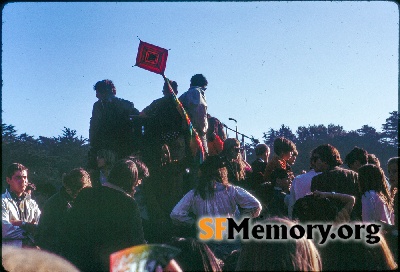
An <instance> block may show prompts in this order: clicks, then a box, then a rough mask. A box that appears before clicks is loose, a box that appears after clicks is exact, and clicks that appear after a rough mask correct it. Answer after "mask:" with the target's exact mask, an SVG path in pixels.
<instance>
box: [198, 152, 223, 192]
mask: <svg viewBox="0 0 400 272" xmlns="http://www.w3.org/2000/svg"><path fill="white" fill-rule="evenodd" d="M216 182H219V183H222V184H224V185H226V186H227V185H228V184H229V183H228V171H227V169H226V165H225V162H224V161H223V160H221V158H220V157H219V156H209V157H207V158H206V159H205V161H204V162H203V163H202V164H201V165H200V171H199V182H198V183H197V186H196V188H195V194H199V195H200V197H201V198H202V199H209V198H211V197H213V196H214V188H215V183H216Z"/></svg>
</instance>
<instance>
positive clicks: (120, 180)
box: [108, 159, 139, 196]
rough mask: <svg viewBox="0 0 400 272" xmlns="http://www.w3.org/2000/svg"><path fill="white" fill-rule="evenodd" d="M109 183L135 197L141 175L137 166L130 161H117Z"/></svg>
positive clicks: (109, 177)
mask: <svg viewBox="0 0 400 272" xmlns="http://www.w3.org/2000/svg"><path fill="white" fill-rule="evenodd" d="M108 182H109V183H111V184H113V185H116V186H118V187H119V188H121V189H122V190H124V191H125V192H126V193H127V194H129V195H131V196H133V195H134V193H135V187H136V186H137V185H138V184H139V173H138V169H137V167H136V164H135V163H134V162H133V161H132V160H129V159H122V160H118V161H116V162H115V164H114V166H113V168H112V169H111V171H110V175H109V176H108Z"/></svg>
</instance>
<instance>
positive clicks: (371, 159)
mask: <svg viewBox="0 0 400 272" xmlns="http://www.w3.org/2000/svg"><path fill="white" fill-rule="evenodd" d="M368 163H369V164H375V165H376V166H378V167H381V162H380V161H379V159H378V157H377V156H375V154H368Z"/></svg>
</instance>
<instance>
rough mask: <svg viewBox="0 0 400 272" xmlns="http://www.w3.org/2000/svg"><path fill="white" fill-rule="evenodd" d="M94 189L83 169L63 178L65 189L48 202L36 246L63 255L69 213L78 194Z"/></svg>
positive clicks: (62, 188) (37, 234)
mask: <svg viewBox="0 0 400 272" xmlns="http://www.w3.org/2000/svg"><path fill="white" fill-rule="evenodd" d="M86 187H92V183H91V180H90V176H89V174H88V173H87V172H86V171H85V170H84V169H82V168H75V169H72V170H71V171H70V172H68V173H67V174H66V175H65V176H64V177H63V187H61V189H60V191H59V192H58V193H56V194H54V195H53V196H52V197H50V198H49V200H47V202H46V203H45V205H44V207H43V211H42V217H41V220H40V222H39V225H38V229H37V233H36V236H35V242H36V245H38V246H39V247H40V248H41V249H44V250H47V251H49V252H52V253H55V254H57V255H62V241H61V237H63V236H64V235H65V224H66V220H67V219H66V218H67V214H68V211H69V210H70V208H71V207H72V205H73V201H74V199H75V198H76V196H77V195H78V193H79V192H80V191H81V190H82V189H83V188H86Z"/></svg>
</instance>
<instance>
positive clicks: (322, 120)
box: [2, 1, 399, 140]
mask: <svg viewBox="0 0 400 272" xmlns="http://www.w3.org/2000/svg"><path fill="white" fill-rule="evenodd" d="M2 12H3V13H2V16H3V17H2V20H3V24H2V43H3V45H2V50H3V51H2V80H3V86H2V110H3V112H2V122H3V123H6V124H12V125H14V126H15V127H16V129H17V133H24V132H26V133H28V134H29V135H33V136H35V137H38V136H47V137H52V136H57V135H60V134H62V130H63V128H64V127H68V128H71V129H75V130H76V131H77V134H78V135H82V136H84V137H88V129H89V120H90V117H91V110H92V105H93V103H94V102H95V101H96V97H95V92H94V91H93V85H94V84H95V83H96V82H97V81H99V80H102V79H106V78H107V79H111V80H113V81H114V83H115V85H116V88H117V96H119V97H122V98H125V99H128V100H130V101H132V102H133V103H134V104H135V107H136V108H137V109H139V110H142V109H143V108H145V107H146V106H147V105H149V104H150V103H151V102H152V101H153V100H155V99H157V98H159V97H161V95H162V94H161V89H162V85H163V79H162V77H161V76H160V75H157V74H154V73H151V72H149V71H146V70H143V69H140V68H138V67H133V66H134V64H135V59H136V54H137V48H138V45H139V39H138V37H139V38H140V39H141V40H143V41H145V42H148V43H152V44H155V45H157V46H160V47H163V48H166V49H170V50H169V55H168V61H167V68H166V71H165V74H166V76H167V77H169V78H170V79H173V80H176V81H177V82H178V85H179V95H180V94H182V93H183V92H184V91H186V90H187V89H188V87H189V81H190V78H191V76H192V75H194V74H197V73H202V74H204V75H205V76H206V77H207V79H208V82H209V85H208V89H207V91H206V96H207V102H208V109H209V113H210V114H211V115H213V116H216V117H217V118H219V119H220V120H221V121H222V122H224V123H225V124H226V125H228V126H229V127H233V128H234V126H235V123H234V122H233V121H229V120H228V118H234V119H236V120H237V125H238V129H239V131H241V132H243V133H244V134H246V135H249V136H250V135H253V136H254V137H255V138H258V139H260V140H261V138H262V134H263V132H267V131H268V130H269V129H270V128H273V129H279V127H280V126H281V125H282V124H285V125H286V126H289V127H290V128H291V129H292V131H293V132H295V131H296V129H297V127H298V126H308V125H313V124H317V125H318V124H324V125H326V126H327V125H328V124H330V123H333V124H336V125H342V126H343V127H344V129H345V130H347V131H349V130H355V129H358V128H360V127H362V126H363V125H366V124H368V125H370V126H373V127H375V128H376V129H377V130H378V131H381V126H382V124H383V123H385V120H386V118H388V117H389V112H391V111H394V110H397V109H398V87H399V86H398V85H399V83H398V82H399V80H398V73H399V71H398V69H399V63H398V60H399V56H398V52H399V10H398V6H397V5H396V4H395V3H393V2H385V1H372V2H366V1H365V2H352V1H345V2H328V1H327V2H290V1H289V2H223V3H218V2H175V3H170V2H160V3H154V2H149V3H146V2H137V3H126V2H112V3H111V2H110V3H94V2H90V3H80V2H77V3H73V2H71V3H46V2H42V3H40V2H38V3H9V4H7V5H6V6H5V7H4V8H3V11H2ZM230 136H231V137H234V134H233V133H230Z"/></svg>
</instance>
